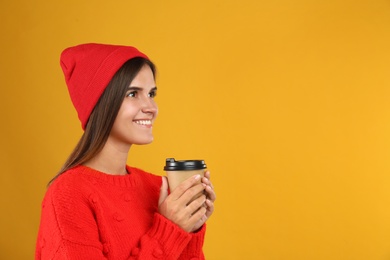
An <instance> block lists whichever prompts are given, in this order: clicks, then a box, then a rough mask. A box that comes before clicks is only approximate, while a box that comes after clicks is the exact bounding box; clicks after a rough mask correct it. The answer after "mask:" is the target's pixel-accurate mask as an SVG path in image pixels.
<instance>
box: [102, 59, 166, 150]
mask: <svg viewBox="0 0 390 260" xmlns="http://www.w3.org/2000/svg"><path fill="white" fill-rule="evenodd" d="M156 92H157V88H156V83H155V81H154V76H153V72H152V70H151V69H150V67H149V66H148V65H144V66H143V67H142V69H141V70H140V71H139V73H138V74H137V76H136V77H135V78H134V80H133V81H132V82H131V83H130V86H129V87H128V90H127V91H126V96H125V99H124V100H123V103H122V105H121V107H120V109H119V112H118V115H117V117H116V119H115V121H114V125H113V127H112V129H111V132H110V135H109V137H108V142H112V143H113V144H114V143H115V144H119V145H125V147H126V146H128V145H132V144H148V143H151V142H152V141H153V134H152V126H153V123H154V120H155V119H156V116H157V112H158V108H157V104H156V102H155V101H154V97H155V95H156Z"/></svg>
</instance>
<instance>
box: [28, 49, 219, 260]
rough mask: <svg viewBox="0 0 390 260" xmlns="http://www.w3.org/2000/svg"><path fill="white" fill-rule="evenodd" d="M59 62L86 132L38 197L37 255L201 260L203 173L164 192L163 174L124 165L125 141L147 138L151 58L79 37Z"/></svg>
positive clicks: (208, 190) (207, 204) (205, 200)
mask: <svg viewBox="0 0 390 260" xmlns="http://www.w3.org/2000/svg"><path fill="white" fill-rule="evenodd" d="M61 67H62V70H63V72H64V75H65V80H66V83H67V86H68V90H69V94H70V97H71V99H72V102H73V105H74V106H75V108H76V110H77V113H78V117H79V119H80V121H81V125H82V128H83V129H84V130H85V131H84V133H83V136H82V137H81V139H80V141H79V143H78V144H77V146H76V148H75V149H74V151H73V152H72V154H71V155H70V157H69V158H68V160H67V161H66V163H65V165H64V166H63V168H62V169H61V170H60V172H59V174H57V176H56V177H55V178H54V179H53V180H52V181H51V183H50V186H49V188H48V190H47V192H46V195H45V198H44V200H43V202H42V215H41V223H40V228H39V234H38V239H37V246H36V256H35V257H36V259H83V260H85V259H115V260H119V259H204V255H203V252H202V246H203V241H204V236H205V228H206V227H205V222H206V220H207V219H208V218H209V217H210V216H211V214H212V213H213V211H214V205H213V202H214V201H215V193H214V191H213V187H212V184H211V182H210V180H209V178H210V173H209V172H206V173H205V177H204V178H201V177H200V176H194V177H191V178H189V179H188V180H186V181H184V182H183V183H182V184H181V185H180V186H179V187H178V188H176V189H175V190H174V191H173V192H172V193H170V194H168V184H167V180H166V178H165V177H158V176H155V175H152V174H150V173H147V172H144V171H142V170H141V169H137V168H134V167H130V166H128V165H126V161H127V156H128V153H129V149H130V147H131V146H132V145H133V144H138V145H141V144H148V143H150V142H152V141H153V135H152V125H153V122H154V120H155V119H156V116H157V112H158V109H157V105H156V103H155V101H154V97H155V96H156V92H157V88H156V85H155V73H156V70H155V66H154V65H153V63H152V62H151V61H150V60H149V59H148V57H147V56H146V55H145V54H143V53H141V52H139V51H138V50H137V49H135V48H133V47H130V46H117V45H105V44H82V45H78V46H74V47H70V48H68V49H66V50H64V51H63V52H62V54H61ZM201 191H205V192H204V194H205V195H204V196H201V197H199V198H197V199H196V200H194V201H192V202H191V203H190V201H191V199H192V197H193V196H194V195H195V194H198V193H199V192H201Z"/></svg>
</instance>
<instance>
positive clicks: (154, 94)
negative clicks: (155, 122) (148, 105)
mask: <svg viewBox="0 0 390 260" xmlns="http://www.w3.org/2000/svg"><path fill="white" fill-rule="evenodd" d="M156 95H157V91H152V92H150V93H149V97H151V98H154V97H156Z"/></svg>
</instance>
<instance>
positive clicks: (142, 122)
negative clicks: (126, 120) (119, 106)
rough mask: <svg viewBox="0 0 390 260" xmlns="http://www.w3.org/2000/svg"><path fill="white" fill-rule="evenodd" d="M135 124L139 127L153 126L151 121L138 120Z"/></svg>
mask: <svg viewBox="0 0 390 260" xmlns="http://www.w3.org/2000/svg"><path fill="white" fill-rule="evenodd" d="M134 122H135V123H137V124H139V125H151V124H152V121H151V120H137V121H134Z"/></svg>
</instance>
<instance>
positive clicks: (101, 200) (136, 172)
mask: <svg viewBox="0 0 390 260" xmlns="http://www.w3.org/2000/svg"><path fill="white" fill-rule="evenodd" d="M127 170H128V172H129V174H127V175H124V176H123V175H109V174H105V173H102V172H99V171H96V170H93V169H91V168H88V167H85V166H77V167H75V168H73V169H71V170H69V171H67V172H65V173H63V174H61V175H60V176H59V177H58V178H57V179H56V180H55V181H54V183H52V185H51V186H50V187H49V189H48V190H47V192H46V195H45V198H44V199H43V202H42V215H41V224H40V228H39V233H38V239H37V245H36V253H35V259H43V260H46V259H72V260H73V259H83V260H87V259H94V260H98V259H115V260H121V259H146V260H147V259H172V260H173V259H204V255H203V252H202V246H203V241H204V236H205V232H206V227H205V225H204V226H203V227H202V228H201V229H200V230H199V231H198V232H197V233H187V232H185V231H184V230H182V229H181V228H179V227H178V226H177V225H176V224H174V223H173V222H171V221H170V220H168V219H166V218H165V217H163V216H162V215H160V214H159V213H158V198H159V194H160V187H161V177H159V176H155V175H152V174H150V173H146V172H144V171H142V170H140V169H137V168H133V167H129V166H127Z"/></svg>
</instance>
